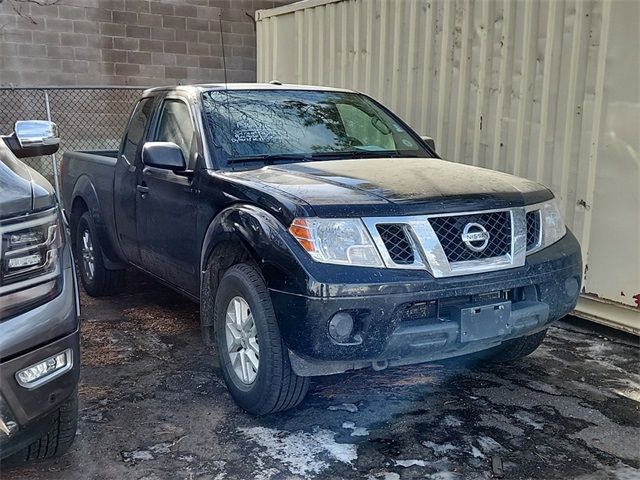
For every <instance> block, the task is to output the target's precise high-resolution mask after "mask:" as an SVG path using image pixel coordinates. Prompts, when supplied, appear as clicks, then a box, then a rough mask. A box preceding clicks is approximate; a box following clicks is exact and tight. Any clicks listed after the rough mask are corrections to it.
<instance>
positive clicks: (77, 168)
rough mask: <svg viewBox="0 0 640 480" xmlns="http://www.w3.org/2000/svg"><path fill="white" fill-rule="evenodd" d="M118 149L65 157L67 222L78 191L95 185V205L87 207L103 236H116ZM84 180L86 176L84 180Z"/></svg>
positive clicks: (64, 198) (93, 200)
mask: <svg viewBox="0 0 640 480" xmlns="http://www.w3.org/2000/svg"><path fill="white" fill-rule="evenodd" d="M117 157H118V151H117V150H85V151H72V152H66V153H65V154H64V155H63V156H62V172H63V174H62V205H63V208H64V210H65V215H66V216H67V219H68V220H70V221H72V220H73V219H71V218H69V217H68V215H69V214H70V212H71V210H72V207H73V199H74V197H75V195H74V188H75V189H77V188H82V187H83V186H86V185H87V184H88V185H92V186H93V187H92V188H91V190H93V191H92V192H91V193H92V195H91V197H93V198H91V204H90V205H87V207H88V209H89V210H90V211H91V212H92V214H93V216H94V218H95V219H99V220H100V221H99V222H98V223H97V225H96V227H97V228H98V230H99V232H98V234H99V235H101V236H102V235H104V236H108V237H110V236H112V235H115V232H116V225H115V221H114V208H113V198H114V197H113V185H114V181H113V178H114V173H115V166H116V160H117ZM83 177H86V178H85V179H84V180H83Z"/></svg>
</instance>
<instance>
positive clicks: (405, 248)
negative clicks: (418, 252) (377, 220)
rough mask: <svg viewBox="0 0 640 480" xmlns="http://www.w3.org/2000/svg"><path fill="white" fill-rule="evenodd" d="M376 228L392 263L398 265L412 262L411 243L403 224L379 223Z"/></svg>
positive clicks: (413, 257) (413, 258)
mask: <svg viewBox="0 0 640 480" xmlns="http://www.w3.org/2000/svg"><path fill="white" fill-rule="evenodd" d="M376 228H377V229H378V233H379V234H380V238H382V241H383V242H384V246H385V247H387V251H388V252H389V256H390V257H391V260H393V262H394V263H396V264H398V265H411V264H413V263H414V261H415V256H414V253H413V245H412V244H411V240H409V236H408V235H407V232H406V230H405V227H404V226H403V225H396V224H379V225H376Z"/></svg>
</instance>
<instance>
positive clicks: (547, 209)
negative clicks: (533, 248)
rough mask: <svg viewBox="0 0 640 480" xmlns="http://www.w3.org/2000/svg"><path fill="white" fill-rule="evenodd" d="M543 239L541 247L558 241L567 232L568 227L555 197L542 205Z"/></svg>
mask: <svg viewBox="0 0 640 480" xmlns="http://www.w3.org/2000/svg"><path fill="white" fill-rule="evenodd" d="M540 221H541V222H540V223H541V229H540V230H541V239H540V246H539V247H538V250H539V249H542V248H545V247H548V246H549V245H552V244H554V243H556V242H557V241H558V240H560V239H561V238H562V237H564V236H565V235H566V234H567V227H566V226H565V224H564V219H563V218H562V214H561V213H560V209H559V208H558V202H556V200H555V198H554V199H553V200H549V201H548V202H545V203H543V204H541V205H540Z"/></svg>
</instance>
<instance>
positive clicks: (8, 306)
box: [0, 208, 64, 319]
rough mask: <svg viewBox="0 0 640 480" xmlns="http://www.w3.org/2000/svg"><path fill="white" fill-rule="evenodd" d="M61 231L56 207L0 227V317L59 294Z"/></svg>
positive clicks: (13, 220) (7, 222)
mask: <svg viewBox="0 0 640 480" xmlns="http://www.w3.org/2000/svg"><path fill="white" fill-rule="evenodd" d="M62 228H63V227H62V225H61V223H60V215H59V212H58V209H57V208H54V209H51V210H48V211H47V212H43V213H41V214H35V215H30V216H29V217H28V218H21V219H9V220H7V221H6V222H3V223H2V224H0V318H2V319H4V318H7V317H10V316H13V315H17V314H18V313H20V312H21V311H24V310H25V309H28V308H33V307H35V306H36V305H37V304H41V303H43V302H44V301H47V300H48V299H50V298H53V297H54V296H55V295H57V294H58V293H59V290H60V287H61V282H60V278H59V277H60V274H61V268H60V261H59V256H60V248H61V247H62V244H63V233H64V232H63V230H62Z"/></svg>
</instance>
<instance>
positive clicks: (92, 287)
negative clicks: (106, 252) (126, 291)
mask: <svg viewBox="0 0 640 480" xmlns="http://www.w3.org/2000/svg"><path fill="white" fill-rule="evenodd" d="M75 235H76V236H75V245H76V257H77V259H78V270H79V271H80V280H81V281H82V286H83V287H84V289H85V291H86V292H87V293H88V294H89V295H91V296H92V297H104V296H109V295H115V294H117V293H120V292H121V291H122V290H123V288H124V282H125V270H109V269H108V268H106V267H105V266H104V256H103V253H102V246H101V245H100V240H99V239H98V235H97V233H96V228H95V225H94V223H93V219H92V218H91V214H90V213H89V212H84V213H83V214H82V216H81V217H80V219H79V220H78V224H77V226H76V232H75Z"/></svg>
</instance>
